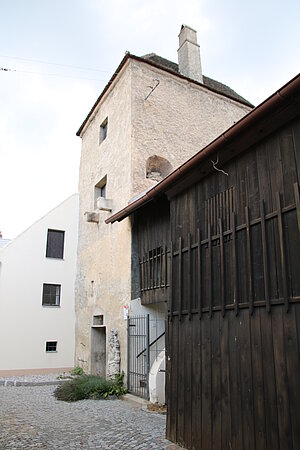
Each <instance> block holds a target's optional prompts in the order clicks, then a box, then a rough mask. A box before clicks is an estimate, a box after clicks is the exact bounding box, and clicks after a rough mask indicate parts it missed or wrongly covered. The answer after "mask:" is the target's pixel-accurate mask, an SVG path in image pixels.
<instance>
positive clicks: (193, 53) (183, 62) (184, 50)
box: [178, 25, 203, 83]
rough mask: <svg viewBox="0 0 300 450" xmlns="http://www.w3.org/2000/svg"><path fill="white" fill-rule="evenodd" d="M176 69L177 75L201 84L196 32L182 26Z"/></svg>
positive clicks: (201, 77)
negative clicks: (177, 69)
mask: <svg viewBox="0 0 300 450" xmlns="http://www.w3.org/2000/svg"><path fill="white" fill-rule="evenodd" d="M178 37H179V49H178V68H179V73H181V74H182V75H184V76H185V77H189V78H191V79H192V80H195V81H199V82H200V83H203V76H202V68H201V60H200V47H199V45H198V43H197V31H195V30H193V28H190V27H188V26H187V25H182V27H181V30H180V33H179V36H178Z"/></svg>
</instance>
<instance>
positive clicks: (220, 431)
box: [167, 184, 300, 450]
mask: <svg viewBox="0 0 300 450" xmlns="http://www.w3.org/2000/svg"><path fill="white" fill-rule="evenodd" d="M275 195H276V209H275V210H273V211H272V212H271V213H269V212H268V214H266V213H265V208H264V202H263V201H261V202H260V206H259V208H260V209H259V217H258V218H255V219H253V220H251V211H250V210H248V208H246V209H245V211H244V213H245V215H244V217H245V222H244V223H242V224H239V225H238V226H237V225H236V222H237V221H236V215H235V213H234V211H232V212H231V214H230V217H229V218H227V219H226V220H227V226H226V227H225V228H224V221H225V218H224V217H223V218H222V217H220V218H219V219H218V221H217V224H218V226H217V227H216V228H215V229H213V227H212V226H211V225H210V222H209V221H208V227H207V231H206V233H205V235H204V236H202V232H200V230H197V231H196V233H194V234H193V235H187V236H185V238H181V237H180V238H179V239H178V240H177V241H176V242H173V243H172V244H171V250H170V255H171V268H172V282H171V285H172V296H171V297H172V298H171V301H170V304H169V312H168V327H167V343H168V344H167V364H168V366H167V398H168V417H167V437H168V438H169V439H170V440H172V441H173V442H178V443H180V444H182V445H183V446H184V447H186V448H187V449H195V450H246V449H249V450H253V449H256V450H265V449H270V450H277V449H278V450H279V449H280V450H285V449H286V450H298V449H300V279H299V278H300V277H299V269H300V245H299V233H300V201H299V186H298V184H294V193H293V196H294V202H293V203H291V204H289V205H288V206H285V207H282V204H281V203H282V202H281V194H280V193H275Z"/></svg>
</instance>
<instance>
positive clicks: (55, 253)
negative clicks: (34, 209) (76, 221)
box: [46, 230, 65, 259]
mask: <svg viewBox="0 0 300 450" xmlns="http://www.w3.org/2000/svg"><path fill="white" fill-rule="evenodd" d="M64 240H65V232H64V231H61V230H48V236H47V248H46V257H47V258H57V259H63V257H64Z"/></svg>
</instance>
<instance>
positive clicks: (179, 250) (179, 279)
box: [178, 237, 182, 321]
mask: <svg viewBox="0 0 300 450" xmlns="http://www.w3.org/2000/svg"><path fill="white" fill-rule="evenodd" d="M178 252H179V253H178V310H179V321H180V320H181V314H182V238H181V237H179V239H178Z"/></svg>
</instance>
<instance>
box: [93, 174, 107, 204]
mask: <svg viewBox="0 0 300 450" xmlns="http://www.w3.org/2000/svg"><path fill="white" fill-rule="evenodd" d="M106 182H107V176H106V175H105V177H103V178H102V179H101V180H100V181H99V182H98V183H97V184H96V185H95V188H94V207H95V208H97V199H98V198H99V197H103V198H106Z"/></svg>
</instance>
